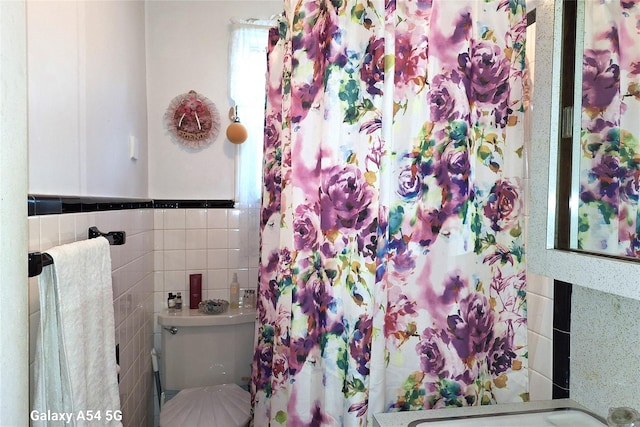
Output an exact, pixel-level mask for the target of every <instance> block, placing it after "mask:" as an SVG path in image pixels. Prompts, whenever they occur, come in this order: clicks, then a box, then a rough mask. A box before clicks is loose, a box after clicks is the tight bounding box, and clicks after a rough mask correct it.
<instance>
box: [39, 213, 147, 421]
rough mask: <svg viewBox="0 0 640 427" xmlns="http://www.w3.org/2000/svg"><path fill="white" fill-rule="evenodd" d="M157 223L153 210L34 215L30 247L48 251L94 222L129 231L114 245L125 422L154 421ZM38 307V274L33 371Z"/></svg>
mask: <svg viewBox="0 0 640 427" xmlns="http://www.w3.org/2000/svg"><path fill="white" fill-rule="evenodd" d="M153 222H154V214H153V211H152V210H150V209H140V210H123V211H108V212H96V213H83V214H64V215H46V216H33V217H29V251H30V252H34V251H41V252H45V251H47V250H48V249H50V248H52V247H53V246H57V245H61V244H65V243H71V242H74V241H78V240H84V239H86V238H87V230H88V228H89V227H90V226H92V225H95V226H97V227H98V229H100V230H101V231H105V232H107V231H116V230H118V231H119V230H124V231H125V232H126V233H127V242H126V244H125V245H122V246H112V247H111V261H112V282H113V298H114V301H113V306H114V316H115V325H116V331H115V338H116V343H117V344H119V345H120V367H121V371H120V403H121V408H122V411H123V424H124V426H125V427H142V426H151V425H152V423H153V415H152V414H153V412H152V408H153V406H152V405H153V403H152V400H151V399H152V396H153V391H152V389H153V384H152V375H151V363H150V356H149V354H150V351H151V346H152V336H153V335H152V333H153V307H154V302H153V297H154V292H153V291H154V289H153V283H154V273H153V270H154V251H153V249H154V230H153ZM39 310H40V307H39V295H38V282H37V277H33V278H30V279H29V313H30V316H29V320H30V340H29V341H30V351H29V354H30V365H31V369H32V370H33V357H34V353H35V337H36V331H37V327H38V324H39V321H40V311H39ZM114 351H115V349H114ZM30 378H33V375H30ZM32 389H33V388H32Z"/></svg>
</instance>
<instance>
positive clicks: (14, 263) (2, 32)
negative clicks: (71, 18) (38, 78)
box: [0, 1, 29, 427]
mask: <svg viewBox="0 0 640 427" xmlns="http://www.w3.org/2000/svg"><path fill="white" fill-rule="evenodd" d="M25 10H26V9H25V4H24V2H23V1H11V2H6V1H0V84H1V86H0V111H1V112H2V114H0V277H2V280H1V281H0V291H1V292H2V296H3V298H5V304H4V306H3V307H2V310H0V325H2V328H3V334H2V335H3V336H2V342H3V344H2V345H1V346H0V359H1V360H2V366H1V367H0V425H3V426H16V427H22V426H27V425H29V415H28V413H29V408H28V403H29V399H28V396H29V387H28V372H29V370H28V365H27V360H28V359H27V355H28V348H29V347H28V340H27V336H28V334H27V332H28V329H27V328H28V322H27V320H28V317H27V316H28V312H27V286H26V280H25V279H26V277H25V272H26V270H27V265H26V264H27V260H26V254H27V241H26V235H27V219H26V216H25V210H24V209H25V204H24V202H25V199H26V197H27V173H26V164H27V126H26V118H27V102H26V93H27V79H26V73H25V71H26V70H25V69H26V51H27V50H26V44H25V40H26V37H25V32H26V28H25V21H26V18H25Z"/></svg>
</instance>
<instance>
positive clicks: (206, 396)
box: [160, 384, 251, 427]
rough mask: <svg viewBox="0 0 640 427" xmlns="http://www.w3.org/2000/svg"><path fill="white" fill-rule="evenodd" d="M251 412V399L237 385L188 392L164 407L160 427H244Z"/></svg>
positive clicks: (179, 394) (191, 389)
mask: <svg viewBox="0 0 640 427" xmlns="http://www.w3.org/2000/svg"><path fill="white" fill-rule="evenodd" d="M250 410H251V396H250V394H249V392H248V391H246V390H243V389H242V388H241V387H240V386H238V385H237V384H221V385H215V386H208V387H195V388H188V389H185V390H182V391H180V393H178V394H177V395H176V396H175V397H174V398H173V399H171V400H169V401H168V402H166V403H165V404H164V406H163V407H162V411H161V412H160V427H185V426H212V427H213V426H217V427H244V426H247V425H248V424H249V417H250V416H249V412H250Z"/></svg>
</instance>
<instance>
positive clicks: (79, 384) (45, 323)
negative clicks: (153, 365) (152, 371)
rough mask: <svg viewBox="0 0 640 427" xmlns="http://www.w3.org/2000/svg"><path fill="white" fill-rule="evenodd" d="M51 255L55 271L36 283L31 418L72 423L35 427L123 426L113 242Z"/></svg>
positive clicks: (95, 241) (100, 240) (53, 251)
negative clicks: (61, 416) (37, 304)
mask: <svg viewBox="0 0 640 427" xmlns="http://www.w3.org/2000/svg"><path fill="white" fill-rule="evenodd" d="M47 252H48V253H49V255H51V257H52V258H53V265H51V266H47V267H45V268H44V269H43V272H42V274H41V275H40V276H39V278H38V287H39V290H40V331H39V332H40V335H39V338H38V341H37V343H36V358H35V366H34V374H35V376H36V378H35V394H34V396H33V409H32V419H34V418H35V417H42V418H47V417H45V416H44V414H53V413H61V414H70V416H71V420H67V419H64V420H59V422H57V421H56V420H52V419H51V417H52V416H48V419H46V420H40V421H36V422H34V423H33V425H34V426H41V425H42V426H58V425H60V426H70V425H75V426H78V427H81V426H90V425H91V426H95V425H102V426H122V422H121V421H120V418H121V417H120V395H119V390H118V380H117V365H116V360H115V336H114V335H115V324H114V317H113V290H112V285H111V255H110V251H109V243H108V241H107V240H106V239H105V238H103V237H98V238H95V239H89V240H83V241H79V242H75V243H70V244H67V245H62V246H57V247H55V248H52V249H49V250H48V251H47ZM48 411H50V412H48ZM96 415H97V416H99V417H100V420H98V419H97V418H96ZM41 421H44V422H41ZM69 421H70V422H69Z"/></svg>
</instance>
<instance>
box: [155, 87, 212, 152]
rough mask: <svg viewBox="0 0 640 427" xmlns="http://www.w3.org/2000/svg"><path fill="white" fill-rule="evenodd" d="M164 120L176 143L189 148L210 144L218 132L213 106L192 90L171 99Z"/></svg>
mask: <svg viewBox="0 0 640 427" xmlns="http://www.w3.org/2000/svg"><path fill="white" fill-rule="evenodd" d="M164 120H165V123H166V125H167V128H168V129H169V132H171V134H172V135H173V136H174V137H175V138H176V139H177V140H178V142H179V143H181V144H184V145H186V146H188V147H191V148H202V147H204V146H206V145H209V144H211V143H212V142H213V141H215V139H216V138H217V137H218V133H219V132H220V114H219V113H218V109H217V108H216V106H215V104H214V103H213V102H211V101H210V100H209V99H207V98H206V97H204V96H202V95H200V94H199V93H197V92H196V91H194V90H191V91H189V93H185V94H182V95H178V96H176V97H175V98H173V99H172V100H171V103H170V104H169V108H168V109H167V112H166V113H165V115H164Z"/></svg>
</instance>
